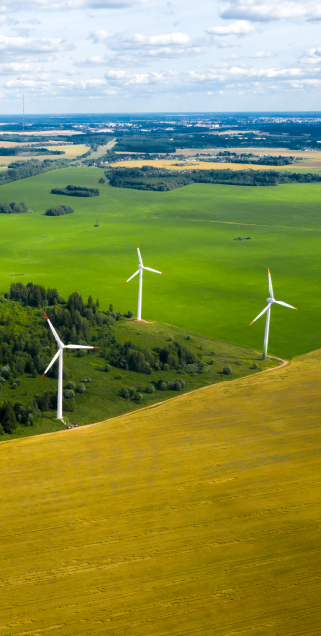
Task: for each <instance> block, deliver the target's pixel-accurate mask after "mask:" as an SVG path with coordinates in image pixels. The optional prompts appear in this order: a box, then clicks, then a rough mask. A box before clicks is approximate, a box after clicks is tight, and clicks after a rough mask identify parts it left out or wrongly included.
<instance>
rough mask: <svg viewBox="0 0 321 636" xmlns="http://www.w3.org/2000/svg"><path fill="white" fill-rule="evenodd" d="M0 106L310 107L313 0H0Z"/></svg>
mask: <svg viewBox="0 0 321 636" xmlns="http://www.w3.org/2000/svg"><path fill="white" fill-rule="evenodd" d="M0 26H1V35H0V53H1V59H0V98H1V99H0V113H2V114H19V113H21V112H22V96H23V95H24V98H25V112H26V116H27V114H28V112H29V113H91V112H92V113H95V112H96V113H118V112H119V113H130V112H133V113H134V112H195V111H198V112H222V111H230V112H231V111H232V112H235V111H296V110H297V111H315V110H317V111H319V110H321V109H320V103H321V102H320V97H321V46H319V45H320V44H321V38H320V27H321V0H320V2H317V1H314V0H311V1H310V0H306V1H305V2H304V1H302V0H220V1H216V0H197V1H195V0H194V1H193V2H192V1H191V0H0Z"/></svg>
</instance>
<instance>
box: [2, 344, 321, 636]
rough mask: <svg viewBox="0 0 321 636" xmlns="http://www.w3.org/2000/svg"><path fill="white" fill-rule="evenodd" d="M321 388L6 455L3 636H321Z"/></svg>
mask: <svg viewBox="0 0 321 636" xmlns="http://www.w3.org/2000/svg"><path fill="white" fill-rule="evenodd" d="M320 382H321V350H320V351H317V352H314V353H312V354H309V355H306V356H303V357H301V358H297V359H296V360H295V361H294V362H292V363H291V364H290V365H289V366H287V367H284V368H282V369H277V370H275V371H273V372H270V373H265V374H261V375H257V376H252V377H249V378H244V379H241V380H238V381H235V382H228V383H223V384H219V385H217V386H213V387H209V388H206V389H204V390H200V391H197V392H194V393H192V394H189V395H186V396H180V397H178V398H176V399H174V400H172V401H168V402H166V403H163V404H162V405H159V406H155V407H152V408H149V409H145V410H142V411H140V412H136V413H132V414H129V415H126V416H122V417H120V418H117V419H114V420H111V421H108V422H104V423H100V424H98V425H95V426H90V427H86V428H85V427H84V428H79V429H74V430H72V431H63V432H61V433H54V434H50V435H44V436H40V437H37V438H36V437H34V438H28V439H25V440H16V441H12V442H5V443H2V444H0V470H1V492H0V499H1V565H0V570H1V575H0V582H1V592H0V606H1V608H0V615H1V625H0V634H1V636H2V635H3V636H9V635H10V636H18V635H19V636H45V635H47V634H51V635H53V636H54V635H56V634H57V636H58V635H59V636H67V635H68V636H83V635H84V636H85V635H86V636H87V635H88V636H89V635H90V636H98V635H100V636H165V635H168V636H227V635H228V636H246V635H251V636H271V635H273V636H294V635H296V636H298V635H300V636H303V635H308V636H319V634H320V632H321V614H320V586H321V575H320V556H321V539H320V484H321V457H320V397H321V395H320V393H321V391H320V386H321V384H320Z"/></svg>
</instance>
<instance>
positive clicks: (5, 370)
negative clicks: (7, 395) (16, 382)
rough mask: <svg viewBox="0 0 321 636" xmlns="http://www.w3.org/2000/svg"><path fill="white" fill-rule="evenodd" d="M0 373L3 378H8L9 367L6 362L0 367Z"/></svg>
mask: <svg viewBox="0 0 321 636" xmlns="http://www.w3.org/2000/svg"><path fill="white" fill-rule="evenodd" d="M0 375H1V376H2V377H3V378H5V380H8V379H9V378H10V367H9V365H8V364H7V365H5V366H3V367H0Z"/></svg>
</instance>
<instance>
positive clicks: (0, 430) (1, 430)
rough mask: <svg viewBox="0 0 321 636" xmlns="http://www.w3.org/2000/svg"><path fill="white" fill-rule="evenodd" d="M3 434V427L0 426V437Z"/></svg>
mask: <svg viewBox="0 0 321 636" xmlns="http://www.w3.org/2000/svg"><path fill="white" fill-rule="evenodd" d="M3 434H4V430H3V426H2V424H0V435H3Z"/></svg>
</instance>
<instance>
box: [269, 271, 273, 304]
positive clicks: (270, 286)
mask: <svg viewBox="0 0 321 636" xmlns="http://www.w3.org/2000/svg"><path fill="white" fill-rule="evenodd" d="M268 277H269V292H270V296H271V298H274V296H273V287H272V278H271V272H270V270H269V268H268Z"/></svg>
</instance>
